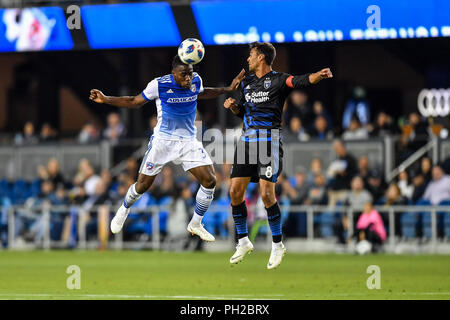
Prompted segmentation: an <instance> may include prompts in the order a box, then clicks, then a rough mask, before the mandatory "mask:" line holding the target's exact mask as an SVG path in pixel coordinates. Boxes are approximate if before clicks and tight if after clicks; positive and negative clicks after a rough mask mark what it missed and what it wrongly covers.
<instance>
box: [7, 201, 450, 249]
mask: <svg viewBox="0 0 450 320" xmlns="http://www.w3.org/2000/svg"><path fill="white" fill-rule="evenodd" d="M116 207H117V206H111V205H97V206H93V207H91V208H89V209H84V208H83V207H82V206H50V205H45V204H44V205H42V206H35V207H25V206H10V207H8V208H7V210H8V212H7V215H8V219H7V220H8V224H7V230H8V248H9V249H18V248H19V246H18V244H17V242H16V240H17V239H16V234H15V233H16V229H15V224H16V219H17V217H16V215H18V214H20V215H21V217H27V218H30V219H41V223H42V225H41V229H40V230H41V232H42V237H41V239H39V241H37V242H33V243H31V244H30V243H28V244H27V245H26V246H25V247H27V248H42V249H46V250H48V249H51V248H57V247H64V246H67V243H65V242H64V243H63V242H61V241H53V240H51V237H50V231H51V230H50V219H51V215H52V214H64V213H67V214H70V212H71V211H72V212H77V215H76V216H77V226H78V228H77V229H78V232H77V237H78V241H77V242H76V246H75V248H77V249H89V248H99V247H100V248H111V249H127V248H133V247H134V248H135V247H136V246H137V247H139V248H143V249H144V248H145V249H154V250H160V249H164V248H163V247H162V242H161V241H160V240H161V235H160V221H159V213H160V212H162V211H165V212H169V217H170V213H171V212H173V210H174V207H173V206H171V205H165V206H158V205H153V206H148V207H144V208H136V209H133V211H132V212H133V213H145V214H148V215H149V218H151V219H152V238H151V241H149V242H125V241H123V232H121V233H119V234H117V235H115V236H114V237H113V239H112V241H109V240H110V239H109V237H110V234H109V222H110V219H111V217H112V216H113V214H114V211H115V209H116ZM3 209H6V208H1V207H0V210H3ZM248 209H249V211H253V210H255V209H257V208H256V207H255V206H254V205H253V206H249V208H248ZM375 209H376V210H378V212H380V213H387V215H388V230H389V232H388V233H389V236H388V239H387V241H386V242H385V243H387V244H389V245H391V246H394V245H396V244H398V243H399V241H400V240H399V239H398V237H397V236H396V235H395V223H396V221H395V215H396V214H402V213H406V212H408V213H409V212H416V213H419V212H427V213H430V216H431V237H430V238H429V241H430V243H431V247H432V248H434V247H435V246H436V244H437V243H438V242H439V239H438V222H437V214H438V212H439V213H440V212H443V213H450V206H390V207H385V206H376V207H375ZM281 210H282V212H289V213H290V214H297V213H306V240H307V241H313V240H315V239H317V237H315V236H314V216H315V215H318V214H320V213H341V214H342V215H343V216H346V217H347V218H348V220H349V221H350V223H349V229H348V230H347V232H348V234H349V235H352V234H353V232H354V224H353V222H354V217H355V213H356V212H360V211H361V210H360V209H359V208H354V207H348V206H336V207H329V206H305V205H299V206H294V205H291V206H289V205H286V206H282V207H281ZM191 211H192V210H189V212H191ZM217 211H221V212H224V211H227V212H228V231H229V234H228V238H227V239H224V240H226V241H228V242H229V245H230V246H229V248H230V249H232V248H233V247H234V245H235V242H234V239H235V237H234V230H235V229H234V223H233V221H232V218H231V208H230V207H229V206H221V205H214V206H212V207H211V208H210V209H209V210H208V212H207V213H206V214H213V213H214V212H217ZM92 212H95V213H97V221H98V226H99V228H98V233H97V240H96V241H93V242H92V241H91V242H89V241H87V238H86V233H85V230H86V225H87V221H86V219H85V217H86V215H87V214H89V213H92ZM186 223H187V221H186ZM249 227H251V226H249ZM444 227H445V226H444ZM249 231H250V228H249ZM266 236H267V242H270V241H271V240H270V239H271V237H270V232H267V234H266ZM102 237H103V238H102ZM447 240H448V238H446V237H444V238H443V241H441V242H444V243H446V242H447Z"/></svg>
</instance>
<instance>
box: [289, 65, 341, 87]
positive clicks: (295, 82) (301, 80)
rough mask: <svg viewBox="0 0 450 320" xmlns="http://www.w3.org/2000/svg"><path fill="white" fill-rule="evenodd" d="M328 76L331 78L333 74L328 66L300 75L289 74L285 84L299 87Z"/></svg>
mask: <svg viewBox="0 0 450 320" xmlns="http://www.w3.org/2000/svg"><path fill="white" fill-rule="evenodd" d="M328 78H333V74H332V73H331V70H330V68H325V69H322V70H320V71H318V72H315V73H307V74H304V75H301V76H289V77H288V78H287V79H286V85H287V86H288V87H290V88H296V89H300V88H305V87H308V86H310V85H311V84H316V83H318V82H319V81H320V80H323V79H328Z"/></svg>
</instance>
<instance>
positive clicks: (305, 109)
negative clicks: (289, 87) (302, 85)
mask: <svg viewBox="0 0 450 320" xmlns="http://www.w3.org/2000/svg"><path fill="white" fill-rule="evenodd" d="M283 109H284V113H283V114H284V123H285V124H288V123H290V122H291V118H292V117H295V116H296V117H299V118H300V119H301V120H302V123H304V124H306V123H311V120H312V113H311V107H310V105H309V104H308V95H307V94H306V92H304V91H300V90H294V91H292V93H291V94H290V95H289V97H288V99H287V101H286V104H285V107H284V108H283Z"/></svg>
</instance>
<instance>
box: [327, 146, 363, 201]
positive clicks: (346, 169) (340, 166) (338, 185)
mask: <svg viewBox="0 0 450 320" xmlns="http://www.w3.org/2000/svg"><path fill="white" fill-rule="evenodd" d="M333 148H334V151H335V152H336V156H337V159H336V160H334V161H333V162H332V163H331V164H330V166H329V167H328V169H327V176H328V177H329V178H330V183H329V187H330V194H329V197H330V205H331V206H334V205H335V204H336V202H337V201H339V200H343V199H345V195H346V193H347V191H346V190H349V189H350V183H351V180H352V179H353V177H354V176H355V174H356V173H357V170H358V169H357V166H356V160H355V158H354V157H353V156H352V155H351V154H349V153H348V152H347V149H346V148H345V146H344V143H343V142H342V140H335V141H334V143H333Z"/></svg>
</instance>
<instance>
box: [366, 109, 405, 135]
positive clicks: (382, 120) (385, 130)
mask: <svg viewBox="0 0 450 320" xmlns="http://www.w3.org/2000/svg"><path fill="white" fill-rule="evenodd" d="M369 131H370V135H371V136H372V137H385V136H392V135H394V134H397V133H399V130H398V128H397V127H396V126H395V124H394V121H393V119H392V117H391V116H390V115H389V114H387V113H386V112H384V111H381V112H380V113H379V114H378V116H377V119H376V122H375V125H374V126H369Z"/></svg>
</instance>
